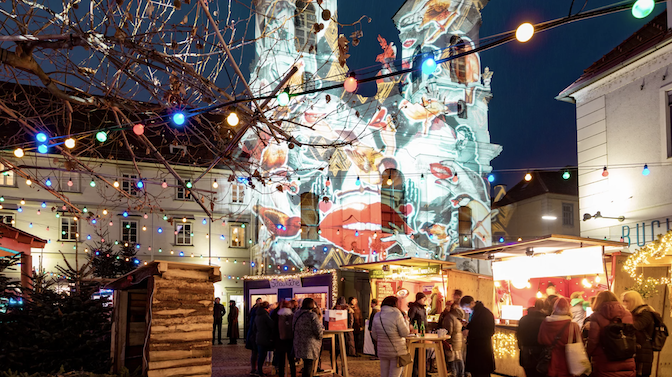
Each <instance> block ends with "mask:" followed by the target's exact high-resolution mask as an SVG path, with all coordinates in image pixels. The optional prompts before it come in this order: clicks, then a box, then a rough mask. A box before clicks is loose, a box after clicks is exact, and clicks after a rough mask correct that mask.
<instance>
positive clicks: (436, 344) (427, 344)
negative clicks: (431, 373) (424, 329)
mask: <svg viewBox="0 0 672 377" xmlns="http://www.w3.org/2000/svg"><path fill="white" fill-rule="evenodd" d="M416 335H417V334H416ZM448 339H450V335H446V336H438V335H437V334H425V336H424V337H421V336H407V337H406V348H407V349H408V353H410V354H411V359H414V358H415V350H416V349H417V350H418V377H426V376H427V353H426V350H427V349H432V348H433V349H434V350H435V351H436V367H437V368H438V369H439V377H446V375H447V373H446V370H447V368H446V358H445V356H444V353H443V343H442V342H443V341H444V340H448ZM414 361H415V360H414ZM405 368H406V370H405V372H404V376H405V377H411V375H412V374H413V364H412V363H411V364H408V365H407V366H406V367H405Z"/></svg>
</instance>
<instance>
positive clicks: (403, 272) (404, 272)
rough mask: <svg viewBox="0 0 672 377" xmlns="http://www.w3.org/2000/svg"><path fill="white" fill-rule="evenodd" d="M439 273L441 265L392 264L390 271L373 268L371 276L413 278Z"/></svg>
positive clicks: (374, 277)
mask: <svg viewBox="0 0 672 377" xmlns="http://www.w3.org/2000/svg"><path fill="white" fill-rule="evenodd" d="M438 274H439V266H438V265H436V266H428V267H401V268H399V267H397V268H395V267H394V266H390V269H389V270H388V271H384V270H371V271H369V277H370V278H371V279H385V278H397V277H398V278H402V279H403V278H412V277H422V276H432V275H438Z"/></svg>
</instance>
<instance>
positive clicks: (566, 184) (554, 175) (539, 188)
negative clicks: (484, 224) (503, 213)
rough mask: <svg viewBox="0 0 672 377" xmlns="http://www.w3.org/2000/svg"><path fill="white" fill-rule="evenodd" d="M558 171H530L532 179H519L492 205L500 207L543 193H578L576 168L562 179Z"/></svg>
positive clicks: (562, 171)
mask: <svg viewBox="0 0 672 377" xmlns="http://www.w3.org/2000/svg"><path fill="white" fill-rule="evenodd" d="M564 172H565V171H564V170H560V171H531V172H530V174H532V179H531V180H530V181H529V182H527V181H525V180H521V181H520V182H518V184H516V185H515V186H513V187H512V188H511V190H509V191H508V192H507V193H506V195H504V197H503V198H502V199H500V200H499V201H498V202H496V203H493V207H502V206H505V205H508V204H511V203H515V202H519V201H521V200H525V199H529V198H533V197H535V196H539V195H543V194H561V195H572V196H578V195H579V186H578V179H577V172H576V169H570V170H569V173H570V177H569V179H563V178H562V174H563V173H564Z"/></svg>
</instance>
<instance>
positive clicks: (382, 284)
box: [376, 281, 396, 301]
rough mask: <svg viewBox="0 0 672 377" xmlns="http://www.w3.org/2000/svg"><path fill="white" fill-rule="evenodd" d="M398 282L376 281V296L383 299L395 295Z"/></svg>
mask: <svg viewBox="0 0 672 377" xmlns="http://www.w3.org/2000/svg"><path fill="white" fill-rule="evenodd" d="M395 286H396V283H395V282H393V281H379V282H376V291H377V292H376V293H377V295H376V297H377V298H378V300H379V301H380V300H382V299H384V298H385V297H387V296H394V294H395V293H396V292H395V288H396V287H395Z"/></svg>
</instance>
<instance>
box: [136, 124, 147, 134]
mask: <svg viewBox="0 0 672 377" xmlns="http://www.w3.org/2000/svg"><path fill="white" fill-rule="evenodd" d="M133 133H134V134H136V135H138V136H140V135H142V134H144V133H145V126H144V125H142V124H136V125H135V126H133Z"/></svg>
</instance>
